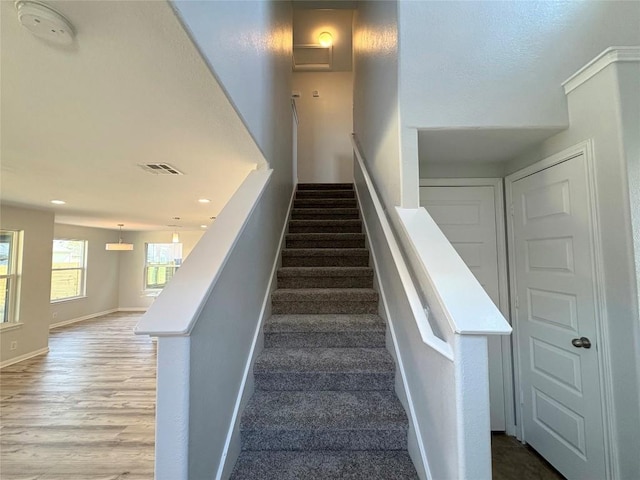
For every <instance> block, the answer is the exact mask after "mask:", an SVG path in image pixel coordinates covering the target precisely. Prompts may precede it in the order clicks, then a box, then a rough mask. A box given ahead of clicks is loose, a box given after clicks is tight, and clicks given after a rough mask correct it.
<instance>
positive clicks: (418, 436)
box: [354, 172, 453, 480]
mask: <svg viewBox="0 0 640 480" xmlns="http://www.w3.org/2000/svg"><path fill="white" fill-rule="evenodd" d="M363 173H364V172H363ZM354 187H355V190H356V195H357V197H358V209H359V210H360V212H361V216H362V224H363V225H364V230H365V232H366V238H368V239H370V238H372V237H371V234H370V233H369V227H368V226H367V220H366V217H365V215H364V214H363V213H362V201H361V199H360V192H359V191H358V185H357V183H355V182H354ZM370 196H371V197H372V198H373V195H370ZM374 205H375V204H374ZM378 218H379V217H378ZM368 244H369V249H370V250H371V259H372V260H373V268H374V269H375V271H376V283H377V284H378V291H379V292H380V300H382V305H383V307H384V312H385V316H386V319H387V324H388V325H389V332H390V333H391V339H392V341H393V349H394V351H395V357H396V358H395V360H396V362H397V363H398V371H399V372H400V377H401V378H402V387H403V388H404V393H405V396H406V398H407V407H408V409H409V417H410V418H411V424H412V425H413V428H414V430H415V435H416V443H417V444H418V450H419V452H420V458H421V460H422V465H423V466H424V470H425V474H426V476H427V479H429V480H431V479H433V476H432V475H431V470H430V469H429V460H428V458H427V453H426V450H425V448H424V442H423V441H422V433H421V430H420V424H419V423H418V418H417V415H416V412H415V409H414V407H413V398H412V397H411V391H410V389H409V383H408V382H407V376H406V373H405V369H404V363H403V362H402V356H401V355H400V349H399V347H398V341H397V339H396V332H395V329H394V327H393V319H392V316H391V313H390V312H389V306H388V302H387V295H386V293H385V291H384V287H383V286H382V281H381V280H380V268H379V267H378V260H377V258H378V256H377V255H376V250H375V248H374V246H373V244H372V243H371V241H370V240H369V242H368ZM393 247H394V245H392V244H391V243H389V250H393ZM395 247H396V248H397V245H395ZM397 266H398V265H397V264H396V267H397ZM398 273H399V272H398ZM450 360H453V358H450Z"/></svg>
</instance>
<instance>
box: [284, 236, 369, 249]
mask: <svg viewBox="0 0 640 480" xmlns="http://www.w3.org/2000/svg"><path fill="white" fill-rule="evenodd" d="M285 243H286V248H364V239H362V240H361V239H359V238H348V239H344V240H337V239H327V240H311V239H310V240H307V239H299V238H287V239H286V242H285Z"/></svg>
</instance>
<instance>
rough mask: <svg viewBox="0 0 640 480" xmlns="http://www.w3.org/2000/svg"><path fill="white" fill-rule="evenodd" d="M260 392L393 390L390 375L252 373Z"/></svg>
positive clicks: (392, 381) (393, 373)
mask: <svg viewBox="0 0 640 480" xmlns="http://www.w3.org/2000/svg"><path fill="white" fill-rule="evenodd" d="M254 376H255V382H256V388H258V389H260V390H278V391H282V390H296V391H299V390H334V391H335V390H343V391H353V390H393V386H394V377H395V372H390V373H295V372H285V373H268V372H254Z"/></svg>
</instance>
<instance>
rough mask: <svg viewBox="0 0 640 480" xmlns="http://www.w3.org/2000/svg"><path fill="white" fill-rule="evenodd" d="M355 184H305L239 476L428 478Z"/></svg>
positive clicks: (259, 368)
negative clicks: (412, 435)
mask: <svg viewBox="0 0 640 480" xmlns="http://www.w3.org/2000/svg"><path fill="white" fill-rule="evenodd" d="M359 216H360V215H359V211H358V208H357V200H356V196H355V191H354V189H353V185H351V184H299V185H298V189H297V192H296V197H295V199H294V204H293V209H292V211H291V218H290V223H289V232H288V234H287V235H286V237H285V248H284V249H283V251H282V267H281V268H280V269H279V270H278V274H277V282H278V284H277V286H278V288H277V289H276V290H275V291H274V292H273V294H272V299H271V300H272V316H271V317H270V318H269V319H268V320H267V321H266V322H265V325H264V350H263V351H262V352H261V353H260V354H259V355H258V358H257V359H256V362H255V365H254V369H253V374H254V379H255V387H256V391H255V393H254V395H253V397H252V398H251V399H250V400H249V402H248V404H247V406H246V408H245V409H244V412H243V413H242V416H241V419H240V437H241V442H242V453H241V454H240V457H239V458H238V460H237V462H236V465H235V467H234V470H233V472H232V474H231V478H232V479H233V480H258V479H259V480H276V479H277V480H294V479H296V480H306V479H314V480H322V479H351V480H365V479H366V480H378V479H380V480H382V479H389V480H391V479H393V480H405V479H411V480H415V479H417V478H418V477H417V474H416V470H415V468H414V466H413V463H412V461H411V458H410V457H409V454H408V452H407V450H406V449H407V432H408V428H409V424H408V419H407V415H406V413H405V411H404V409H403V407H402V405H401V403H400V401H399V400H398V398H397V396H396V394H395V392H394V383H395V364H394V361H393V358H392V357H391V355H390V354H389V352H388V351H387V350H386V348H385V336H386V325H385V323H384V321H383V320H382V319H381V318H380V317H379V316H378V315H377V312H378V308H379V307H378V302H379V298H378V293H377V292H376V291H375V290H374V289H373V269H372V268H371V267H370V266H369V252H368V250H367V249H366V248H365V236H364V234H363V233H362V232H363V229H362V222H361V220H360V218H359Z"/></svg>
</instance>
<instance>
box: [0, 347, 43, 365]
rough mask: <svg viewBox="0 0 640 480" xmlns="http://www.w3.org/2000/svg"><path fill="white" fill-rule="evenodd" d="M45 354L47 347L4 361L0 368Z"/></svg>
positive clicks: (0, 363)
mask: <svg viewBox="0 0 640 480" xmlns="http://www.w3.org/2000/svg"><path fill="white" fill-rule="evenodd" d="M45 353H49V347H44V348H41V349H39V350H34V351H33V352H29V353H25V354H24V355H20V356H18V357H14V358H10V359H8V360H5V361H4V362H0V368H4V367H8V366H9V365H13V364H14V363H18V362H23V361H24V360H28V359H30V358H33V357H37V356H38V355H44V354H45Z"/></svg>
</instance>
